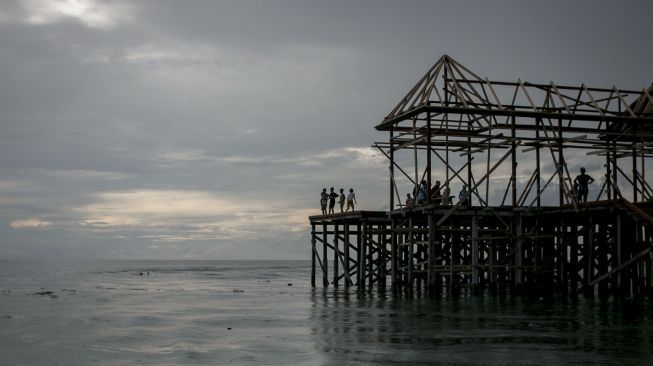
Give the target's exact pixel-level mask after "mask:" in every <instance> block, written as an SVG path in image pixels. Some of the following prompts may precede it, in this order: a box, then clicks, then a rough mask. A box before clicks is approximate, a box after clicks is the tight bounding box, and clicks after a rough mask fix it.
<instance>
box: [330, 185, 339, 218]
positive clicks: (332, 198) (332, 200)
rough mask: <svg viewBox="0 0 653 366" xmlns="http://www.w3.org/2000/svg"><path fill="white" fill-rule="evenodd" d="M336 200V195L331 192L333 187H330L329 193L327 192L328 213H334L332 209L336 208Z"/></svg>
mask: <svg viewBox="0 0 653 366" xmlns="http://www.w3.org/2000/svg"><path fill="white" fill-rule="evenodd" d="M336 198H338V194H337V193H336V192H334V191H333V187H331V192H329V213H330V214H332V213H335V212H334V211H333V208H334V207H336Z"/></svg>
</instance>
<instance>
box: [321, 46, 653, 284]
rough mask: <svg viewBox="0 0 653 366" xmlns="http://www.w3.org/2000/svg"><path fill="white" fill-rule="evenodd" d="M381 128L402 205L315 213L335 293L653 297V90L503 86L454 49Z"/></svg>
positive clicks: (394, 201) (394, 198) (392, 186)
mask: <svg viewBox="0 0 653 366" xmlns="http://www.w3.org/2000/svg"><path fill="white" fill-rule="evenodd" d="M376 129H377V130H379V131H385V132H387V133H388V140H387V141H383V142H376V143H375V144H374V147H376V148H377V149H378V150H379V151H380V152H381V153H382V154H383V155H385V156H386V157H387V158H388V163H389V172H390V174H389V175H390V177H389V178H390V179H389V202H390V211H389V212H355V213H349V214H337V215H325V216H312V217H310V221H311V225H312V248H313V250H312V253H313V255H312V257H313V275H312V278H313V284H315V276H316V268H317V264H319V268H320V269H321V271H322V274H323V276H322V278H323V284H324V285H328V284H329V283H333V284H334V285H338V284H339V283H340V282H341V281H343V282H342V283H343V284H344V285H351V284H356V285H358V286H360V287H361V288H366V287H368V286H370V285H378V286H380V287H381V288H385V287H386V278H389V279H390V280H389V283H390V284H391V288H392V289H393V290H395V291H399V290H401V291H408V292H412V291H415V290H420V291H422V290H424V291H427V292H428V293H430V294H438V293H441V292H442V291H444V290H446V291H459V290H461V289H464V288H471V289H483V288H491V289H524V290H534V291H538V292H542V293H576V292H584V293H586V294H594V293H598V294H599V295H601V296H608V295H617V294H618V295H623V296H641V295H644V294H649V295H650V294H652V290H653V272H652V270H651V265H652V259H653V253H652V243H653V237H652V235H653V217H652V216H651V214H652V213H653V205H650V204H649V202H651V197H652V195H653V189H652V188H651V186H650V185H649V183H648V182H647V179H646V169H647V167H648V168H650V167H649V165H650V157H651V156H653V155H652V154H653V87H648V88H646V89H642V90H639V91H638V90H624V89H618V88H616V87H614V86H613V87H611V88H595V87H589V86H586V85H584V84H582V85H580V86H568V85H557V84H555V83H553V82H549V83H548V84H543V83H538V84H535V83H529V82H525V81H522V80H517V81H516V82H498V81H490V80H489V79H487V78H481V77H479V76H477V75H476V74H474V73H473V72H471V71H470V70H469V69H467V68H466V67H465V66H463V65H461V64H460V63H458V62H456V61H455V60H453V59H452V58H450V57H449V56H446V55H445V56H442V57H441V58H440V59H439V60H438V61H437V62H436V63H435V65H434V66H433V67H432V68H431V69H429V71H428V72H427V73H426V75H424V76H423V77H422V78H421V79H420V80H419V82H418V83H417V84H416V85H415V86H414V87H413V88H412V89H411V90H410V91H409V93H408V94H407V95H406V96H405V97H404V98H402V99H401V101H400V102H399V104H397V105H396V106H395V107H394V108H393V109H392V110H391V112H390V113H389V114H388V115H387V116H386V117H385V118H384V119H383V121H381V122H380V123H379V124H378V125H377V126H376ZM520 164H521V165H520ZM580 166H587V168H588V169H587V170H588V173H589V174H590V175H591V176H593V178H594V179H595V182H594V183H593V184H591V189H590V192H589V194H590V195H589V199H588V203H584V202H580V201H579V197H578V195H577V188H576V187H575V186H574V177H575V176H576V174H577V171H578V168H579V167H580ZM436 180H437V181H438V183H439V184H437V185H436V186H437V187H439V188H434V185H435V181H436ZM422 182H423V183H422ZM420 183H421V184H424V185H425V186H426V187H431V188H428V189H426V190H424V191H425V193H426V194H425V195H424V202H421V203H420V204H418V205H410V206H406V204H405V201H402V197H403V196H402V193H401V192H403V193H404V194H405V193H414V192H419V185H420ZM463 185H464V186H466V187H468V189H467V190H466V191H464V192H462V193H461V194H460V196H459V195H458V194H457V193H458V191H459V190H460V188H461V187H462V186H463ZM454 190H455V192H456V194H455V196H456V197H455V198H453V197H452V199H451V200H450V199H449V197H450V196H453V195H451V194H450V193H447V192H453V191H454ZM436 191H437V192H438V193H437V194H436ZM440 193H444V196H446V198H445V199H444V200H443V199H442V196H440V195H439V194H440ZM354 239H355V240H354ZM320 248H321V250H320ZM352 253H355V255H352ZM329 255H331V258H332V259H335V261H331V262H329V259H328V258H329ZM316 263H317V264H316ZM329 267H332V268H333V273H332V274H333V278H332V279H329V276H328V268H329Z"/></svg>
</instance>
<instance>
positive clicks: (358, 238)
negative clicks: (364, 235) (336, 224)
mask: <svg viewBox="0 0 653 366" xmlns="http://www.w3.org/2000/svg"><path fill="white" fill-rule="evenodd" d="M362 252H363V242H362V240H361V224H357V225H356V265H357V266H358V267H356V286H358V288H359V289H360V286H361V279H362V278H361V271H362V269H361V263H362V262H363V256H362Z"/></svg>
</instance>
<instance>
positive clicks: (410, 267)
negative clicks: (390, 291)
mask: <svg viewBox="0 0 653 366" xmlns="http://www.w3.org/2000/svg"><path fill="white" fill-rule="evenodd" d="M413 229H414V226H413V218H412V217H411V218H409V219H408V235H409V237H408V240H409V241H408V258H407V259H408V260H407V261H406V266H407V267H408V268H407V273H408V283H407V287H408V291H409V292H411V293H412V292H413V256H414V255H415V253H414V247H415V235H414V233H413Z"/></svg>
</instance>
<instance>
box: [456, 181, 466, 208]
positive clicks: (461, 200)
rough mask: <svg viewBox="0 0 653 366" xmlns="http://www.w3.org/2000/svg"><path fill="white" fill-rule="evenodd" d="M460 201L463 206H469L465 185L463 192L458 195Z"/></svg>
mask: <svg viewBox="0 0 653 366" xmlns="http://www.w3.org/2000/svg"><path fill="white" fill-rule="evenodd" d="M458 201H459V202H460V205H461V206H467V186H466V185H463V189H462V191H460V193H458Z"/></svg>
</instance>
